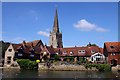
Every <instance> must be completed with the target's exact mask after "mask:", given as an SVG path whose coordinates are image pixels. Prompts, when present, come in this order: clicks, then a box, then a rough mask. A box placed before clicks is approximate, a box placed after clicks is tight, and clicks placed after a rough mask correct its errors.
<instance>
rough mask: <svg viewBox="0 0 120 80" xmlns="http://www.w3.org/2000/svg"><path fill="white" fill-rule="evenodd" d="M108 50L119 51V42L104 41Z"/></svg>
mask: <svg viewBox="0 0 120 80" xmlns="http://www.w3.org/2000/svg"><path fill="white" fill-rule="evenodd" d="M104 45H105V46H106V49H107V51H108V52H120V42H105V43H104Z"/></svg>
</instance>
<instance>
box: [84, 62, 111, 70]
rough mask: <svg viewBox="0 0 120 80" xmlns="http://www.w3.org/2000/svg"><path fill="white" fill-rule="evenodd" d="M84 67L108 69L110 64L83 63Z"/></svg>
mask: <svg viewBox="0 0 120 80" xmlns="http://www.w3.org/2000/svg"><path fill="white" fill-rule="evenodd" d="M84 66H85V68H86V69H88V68H90V69H91V68H92V67H96V69H98V70H99V71H110V70H111V66H110V65H108V64H85V65H84Z"/></svg>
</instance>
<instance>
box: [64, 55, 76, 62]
mask: <svg viewBox="0 0 120 80" xmlns="http://www.w3.org/2000/svg"><path fill="white" fill-rule="evenodd" d="M64 60H67V61H73V60H74V57H68V56H67V57H64Z"/></svg>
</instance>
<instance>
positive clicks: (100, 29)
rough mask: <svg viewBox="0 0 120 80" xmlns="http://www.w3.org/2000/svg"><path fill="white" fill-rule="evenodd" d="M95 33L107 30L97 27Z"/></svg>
mask: <svg viewBox="0 0 120 80" xmlns="http://www.w3.org/2000/svg"><path fill="white" fill-rule="evenodd" d="M96 31H98V32H107V31H109V30H107V29H104V28H101V27H98V28H96Z"/></svg>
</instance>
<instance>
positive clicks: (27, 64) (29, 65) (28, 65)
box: [17, 59, 37, 69]
mask: <svg viewBox="0 0 120 80" xmlns="http://www.w3.org/2000/svg"><path fill="white" fill-rule="evenodd" d="M17 62H18V64H19V65H20V68H22V69H36V68H37V62H36V61H30V60H29V59H17Z"/></svg>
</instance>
